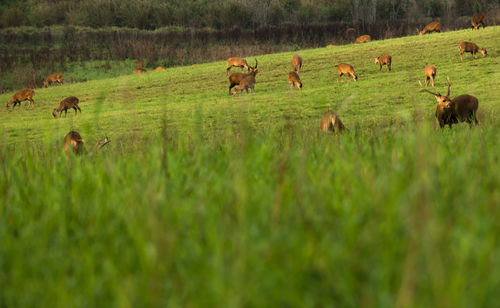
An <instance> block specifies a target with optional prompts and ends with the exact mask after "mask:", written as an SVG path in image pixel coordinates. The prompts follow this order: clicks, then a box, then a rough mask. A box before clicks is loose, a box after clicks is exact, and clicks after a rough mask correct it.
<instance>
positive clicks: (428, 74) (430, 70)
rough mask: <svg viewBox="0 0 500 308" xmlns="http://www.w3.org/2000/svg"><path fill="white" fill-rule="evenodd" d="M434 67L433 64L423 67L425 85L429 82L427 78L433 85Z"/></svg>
mask: <svg viewBox="0 0 500 308" xmlns="http://www.w3.org/2000/svg"><path fill="white" fill-rule="evenodd" d="M436 71H437V69H436V67H435V66H434V65H432V64H431V65H427V66H426V67H425V86H426V87H427V85H428V84H429V80H430V81H431V82H432V86H433V87H434V78H436Z"/></svg>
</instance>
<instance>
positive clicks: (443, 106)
mask: <svg viewBox="0 0 500 308" xmlns="http://www.w3.org/2000/svg"><path fill="white" fill-rule="evenodd" d="M484 17H485V16H484V14H476V15H474V17H473V18H472V21H471V24H472V27H473V28H474V29H475V30H478V29H479V28H480V27H481V26H482V27H483V28H484V27H485V25H484V22H483V20H484ZM440 31H441V24H440V23H439V22H437V21H434V22H431V23H430V24H428V25H427V26H425V28H424V29H423V30H422V31H420V30H419V29H417V32H418V34H419V35H422V34H426V33H432V32H440ZM370 40H371V37H370V36H369V35H362V36H360V37H358V38H357V39H356V40H355V43H366V42H369V41H370ZM458 49H459V51H460V60H461V61H463V58H462V55H463V54H464V52H470V53H471V54H472V56H473V57H474V58H477V53H478V52H479V53H481V54H482V55H483V56H485V57H486V56H487V52H486V49H482V48H480V47H479V46H477V45H476V44H475V43H472V42H461V43H460V44H459V45H458ZM374 63H375V64H377V63H378V64H379V65H380V69H379V70H382V66H385V67H386V70H387V72H390V71H391V63H392V57H391V55H388V54H385V55H382V56H380V57H376V58H375V60H374ZM142 64H143V63H142V62H136V63H135V66H136V68H135V70H134V73H144V72H146V70H145V69H143V68H142ZM292 64H293V68H294V70H293V71H291V72H289V73H288V82H289V84H290V89H291V90H292V89H294V87H297V88H298V89H302V81H301V80H300V77H299V74H298V73H299V72H300V70H301V68H302V57H301V56H299V55H297V54H295V55H294V56H293V58H292ZM232 67H240V68H241V70H242V72H241V73H233V74H231V75H230V76H229V94H230V95H231V94H232V95H233V96H234V95H236V94H237V93H238V92H240V93H241V92H243V91H244V90H245V91H246V92H247V93H248V92H249V89H250V90H252V92H253V91H254V87H255V83H256V80H255V76H256V75H257V73H258V72H259V69H258V61H257V59H255V67H252V66H250V65H248V63H247V62H246V61H245V59H242V58H236V57H233V58H229V59H227V69H226V75H229V71H230V69H231V68H232ZM163 69H165V68H164V67H162V66H159V67H157V68H156V69H154V70H155V71H157V70H163ZM244 69H246V70H247V71H248V73H246V74H245V73H243V70H244ZM337 70H338V76H337V83H338V82H339V80H340V81H341V82H342V77H343V76H344V75H348V76H350V77H351V78H352V80H353V81H354V82H356V81H358V75H357V74H356V73H355V72H354V68H353V67H352V65H350V64H347V63H340V64H339V65H337ZM436 71H437V69H436V67H435V66H434V65H428V66H427V67H426V68H425V71H424V74H425V86H426V87H427V86H428V83H429V81H430V82H431V84H432V86H433V87H434V79H435V77H436ZM62 77H63V74H61V73H56V74H51V75H49V76H47V78H46V80H45V82H44V87H48V86H49V85H52V84H54V83H56V82H57V83H58V84H59V85H62V84H63V81H62ZM419 84H420V86H421V90H420V91H425V92H428V93H430V94H432V95H434V96H435V98H436V100H437V102H438V104H437V107H436V119H437V120H438V122H439V125H440V126H441V127H444V126H445V125H449V126H450V128H451V125H452V124H455V123H458V122H459V121H460V122H464V121H465V122H468V123H469V124H472V123H473V122H474V123H475V124H477V123H478V121H477V118H476V112H477V108H478V104H479V103H478V100H477V98H476V97H474V96H472V95H468V94H463V95H459V96H457V97H455V98H454V99H450V97H449V96H450V88H451V85H450V81H449V79H448V93H447V95H441V94H439V93H434V92H431V91H429V90H427V89H425V88H424V87H423V86H422V84H421V83H420V81H419ZM235 86H236V87H235ZM234 87H235V88H234ZM233 88H234V89H233ZM231 89H232V91H231ZM34 94H35V91H34V90H33V89H23V90H21V91H19V92H17V93H15V94H14V95H13V97H12V99H11V100H10V101H9V102H8V103H7V108H10V107H13V108H14V107H15V106H16V105H18V104H19V106H21V102H22V101H26V100H27V101H29V103H28V107H30V106H32V105H34V104H35V101H34V100H33V95H34ZM78 103H79V99H78V98H77V97H76V96H69V97H66V98H65V99H63V100H62V101H60V102H59V106H58V107H57V108H55V109H54V110H53V111H52V115H53V116H54V118H57V117H58V115H59V117H60V116H61V114H62V112H63V111H64V112H65V116H67V113H68V109H74V110H75V115H76V114H77V113H78V111H80V113H81V112H82V110H81V109H80V107H79V106H78ZM320 128H321V130H323V131H334V132H335V134H338V133H339V132H342V131H343V130H345V126H344V124H343V123H342V121H341V120H340V118H339V116H338V115H337V114H335V113H334V112H333V111H331V110H328V111H327V112H326V113H325V114H324V115H323V117H322V118H321V120H320ZM108 142H109V141H108ZM82 147H83V139H82V138H81V136H80V134H79V133H78V132H75V131H71V132H69V133H68V134H67V135H66V136H65V138H64V150H65V151H66V152H67V151H68V149H70V148H71V149H73V151H74V152H75V153H77V154H80V153H81V152H82V150H81V149H82Z"/></svg>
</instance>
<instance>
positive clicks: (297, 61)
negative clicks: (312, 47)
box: [292, 55, 302, 73]
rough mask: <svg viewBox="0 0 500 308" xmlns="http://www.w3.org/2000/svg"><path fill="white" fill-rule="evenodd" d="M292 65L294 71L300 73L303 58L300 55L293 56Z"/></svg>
mask: <svg viewBox="0 0 500 308" xmlns="http://www.w3.org/2000/svg"><path fill="white" fill-rule="evenodd" d="M292 64H293V70H294V71H296V72H297V73H298V72H299V71H300V69H301V68H302V57H301V56H299V55H293V58H292Z"/></svg>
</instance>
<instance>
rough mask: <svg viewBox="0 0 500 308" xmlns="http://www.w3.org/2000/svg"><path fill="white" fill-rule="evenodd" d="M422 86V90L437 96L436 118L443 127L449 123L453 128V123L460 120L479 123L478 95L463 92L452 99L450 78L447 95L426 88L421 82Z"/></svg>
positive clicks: (470, 123)
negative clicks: (477, 115)
mask: <svg viewBox="0 0 500 308" xmlns="http://www.w3.org/2000/svg"><path fill="white" fill-rule="evenodd" d="M420 87H421V90H420V91H421V92H422V91H425V92H428V93H430V94H432V95H434V96H435V97H436V100H437V102H438V104H437V107H436V119H437V120H438V122H439V126H440V127H441V128H443V127H444V126H445V125H449V127H450V128H451V125H452V124H455V123H458V122H467V123H469V125H472V122H473V121H474V123H475V124H476V125H477V124H478V121H477V118H476V113H477V108H478V105H479V101H478V100H477V98H476V97H474V96H472V95H469V94H462V95H459V96H457V97H455V98H454V99H450V88H451V85H450V79H448V93H447V94H446V96H443V95H441V94H439V93H434V92H431V91H429V90H427V89H424V88H423V87H422V84H420Z"/></svg>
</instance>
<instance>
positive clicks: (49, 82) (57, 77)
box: [43, 73, 63, 88]
mask: <svg viewBox="0 0 500 308" xmlns="http://www.w3.org/2000/svg"><path fill="white" fill-rule="evenodd" d="M62 78H63V74H61V73H55V74H51V75H49V76H47V78H46V79H45V82H44V83H43V86H44V87H45V88H46V87H48V86H49V85H52V83H54V82H57V83H59V85H62V84H63V82H62Z"/></svg>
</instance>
